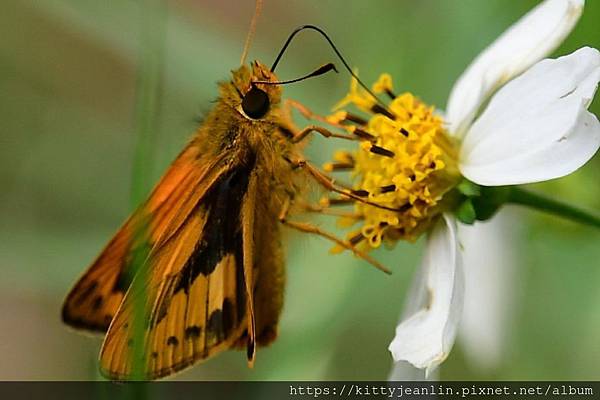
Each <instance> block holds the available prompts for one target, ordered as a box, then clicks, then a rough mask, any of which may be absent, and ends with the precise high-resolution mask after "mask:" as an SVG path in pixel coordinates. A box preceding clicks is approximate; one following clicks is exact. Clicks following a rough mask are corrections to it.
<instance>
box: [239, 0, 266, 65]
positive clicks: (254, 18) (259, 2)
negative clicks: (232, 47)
mask: <svg viewBox="0 0 600 400" xmlns="http://www.w3.org/2000/svg"><path fill="white" fill-rule="evenodd" d="M261 10H262V0H256V3H255V6H254V15H253V16H252V21H251V22H250V30H249V31H248V35H247V36H246V43H244V50H242V58H241V60H240V65H244V64H245V63H246V57H247V56H248V51H249V50H250V44H252V39H253V38H254V33H255V32H256V23H257V21H258V17H259V16H260V12H261Z"/></svg>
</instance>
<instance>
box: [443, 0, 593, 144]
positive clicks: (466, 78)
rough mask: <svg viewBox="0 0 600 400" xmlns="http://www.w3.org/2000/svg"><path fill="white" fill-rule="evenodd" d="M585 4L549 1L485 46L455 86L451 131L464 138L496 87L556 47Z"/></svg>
mask: <svg viewBox="0 0 600 400" xmlns="http://www.w3.org/2000/svg"><path fill="white" fill-rule="evenodd" d="M583 4H584V1H583V0H546V1H544V2H542V3H541V4H539V5H538V6H537V7H535V8H534V9H533V10H531V11H530V12H529V13H527V14H526V15H525V16H524V17H523V18H521V19H520V20H519V21H518V22H517V23H515V24H514V25H513V26H511V27H510V28H509V29H508V30H507V31H506V32H504V33H503V34H502V35H501V36H500V37H499V38H498V39H496V41H495V42H494V43H492V44H491V45H490V46H489V47H488V48H487V49H485V50H484V51H483V52H482V53H481V54H480V55H479V56H478V57H477V58H476V59H475V60H474V61H473V62H472V63H471V65H470V66H469V67H468V68H467V69H466V71H465V72H464V73H463V74H462V75H461V77H460V78H459V79H458V81H457V82H456V83H455V85H454V87H453V88H452V92H451V93H450V98H449V100H448V104H447V106H446V110H447V121H448V123H449V124H450V130H449V131H450V132H453V134H454V135H456V136H458V137H462V136H463V135H464V133H466V130H467V128H468V126H469V125H470V124H471V122H472V121H473V118H474V117H475V115H476V113H477V111H478V110H479V107H480V106H481V105H482V104H483V103H484V102H485V101H486V100H487V98H488V97H489V96H490V95H491V94H492V93H493V92H494V91H495V90H496V89H498V88H499V87H500V86H502V85H503V84H504V83H505V82H508V81H509V80H511V79H512V78H514V77H515V76H517V75H519V74H520V73H521V72H523V71H525V70H526V69H527V68H529V67H530V66H531V65H533V64H535V63H536V62H537V61H539V60H541V59H542V58H544V57H546V56H547V55H548V54H550V53H551V52H552V51H553V50H554V49H556V48H557V47H558V46H559V45H560V43H561V42H562V41H563V40H564V39H565V37H566V36H567V35H568V34H569V33H570V32H571V30H572V29H573V27H574V26H575V24H576V23H577V20H578V19H579V17H580V16H581V12H582V11H583Z"/></svg>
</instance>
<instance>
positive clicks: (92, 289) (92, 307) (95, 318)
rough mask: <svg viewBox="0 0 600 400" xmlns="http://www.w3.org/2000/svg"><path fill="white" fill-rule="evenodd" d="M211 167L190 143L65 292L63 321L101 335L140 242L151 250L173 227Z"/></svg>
mask: <svg viewBox="0 0 600 400" xmlns="http://www.w3.org/2000/svg"><path fill="white" fill-rule="evenodd" d="M217 161H218V160H214V162H217ZM212 164H213V163H212V162H207V161H204V160H203V159H202V157H201V155H200V154H199V153H198V148H197V146H194V145H193V144H192V145H189V146H188V147H187V148H186V149H185V150H184V151H183V152H182V153H181V154H180V155H179V157H178V158H177V159H176V160H175V162H174V163H173V164H172V165H171V167H170V168H169V170H168V171H167V172H166V174H165V175H164V176H163V178H162V179H161V180H160V182H159V183H158V184H157V186H156V188H155V189H154V191H153V192H152V194H151V196H150V197H149V198H148V200H147V201H146V202H145V203H144V204H143V205H142V206H140V207H139V208H138V209H137V210H136V212H135V213H134V214H133V215H132V216H131V217H130V218H129V219H128V220H127V222H125V224H124V225H123V226H122V227H121V229H119V231H118V232H117V234H116V235H115V237H114V238H113V239H112V240H111V241H110V242H109V243H108V245H107V246H106V247H105V248H104V250H103V251H102V252H101V253H100V255H99V256H98V258H97V259H96V260H95V261H94V263H92V265H91V266H90V268H89V269H88V270H87V271H86V272H85V274H84V275H83V276H82V277H81V278H80V279H79V281H78V282H77V283H76V284H75V286H74V287H73V289H72V290H71V291H70V293H69V295H68V296H67V299H66V300H65V303H64V306H63V310H62V316H63V320H64V321H65V322H66V323H68V324H69V325H71V326H73V327H75V328H80V329H86V330H91V331H100V332H102V331H106V329H107V328H108V326H109V324H110V321H111V320H112V318H113V316H114V315H115V314H116V312H117V309H118V307H119V305H120V304H121V301H122V299H123V296H124V295H125V292H126V291H127V289H128V288H129V285H130V284H131V281H132V279H133V276H134V275H135V271H132V270H131V268H130V267H131V264H132V261H133V254H134V252H135V251H136V247H138V246H140V245H141V244H142V243H143V241H144V240H145V241H146V244H148V245H150V246H152V245H153V244H154V243H155V242H156V240H157V239H158V238H159V237H160V236H162V235H164V233H165V229H166V228H167V226H169V225H173V224H172V220H173V219H175V218H176V216H178V215H180V214H181V212H182V205H183V204H186V203H191V204H193V203H194V201H196V200H197V197H198V195H199V194H200V193H198V192H197V191H194V189H196V187H195V185H194V183H198V182H199V181H202V180H203V179H204V176H205V175H206V174H208V173H209V171H210V170H211V168H212V167H214V165H212ZM143 220H147V221H150V222H149V223H148V225H147V231H146V232H145V233H146V237H145V238H141V237H137V235H136V234H137V233H138V232H136V228H135V227H136V226H138V225H140V224H141V223H142V221H143Z"/></svg>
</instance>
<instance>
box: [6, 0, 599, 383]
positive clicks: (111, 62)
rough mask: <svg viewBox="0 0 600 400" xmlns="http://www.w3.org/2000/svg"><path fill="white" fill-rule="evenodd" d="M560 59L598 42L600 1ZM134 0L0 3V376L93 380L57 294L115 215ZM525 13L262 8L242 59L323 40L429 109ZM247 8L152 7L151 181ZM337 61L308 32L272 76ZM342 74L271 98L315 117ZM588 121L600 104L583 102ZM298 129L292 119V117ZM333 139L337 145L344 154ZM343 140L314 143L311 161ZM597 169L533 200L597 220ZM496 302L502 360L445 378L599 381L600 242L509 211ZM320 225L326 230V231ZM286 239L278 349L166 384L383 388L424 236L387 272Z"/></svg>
mask: <svg viewBox="0 0 600 400" xmlns="http://www.w3.org/2000/svg"><path fill="white" fill-rule="evenodd" d="M588 3H589V4H588V5H587V7H586V10H585V12H584V14H583V17H582V19H581V21H580V23H579V24H578V26H577V27H576V29H575V30H574V32H573V33H572V34H571V36H570V37H569V38H568V40H567V41H566V42H565V44H564V45H563V46H562V47H561V48H560V49H559V50H558V51H557V52H556V54H566V53H567V52H571V51H573V50H575V49H576V48H579V47H581V46H583V45H590V46H594V47H597V48H598V47H600V29H599V28H598V21H600V2H598V1H589V2H588ZM144 4H145V3H144V2H143V1H127V0H121V1H104V2H100V1H95V0H44V1H26V0H3V1H2V12H1V13H0V187H1V188H2V194H1V195H0V221H1V222H0V256H1V257H0V276H1V278H0V328H1V329H0V355H1V361H0V379H4V380H17V379H45V380H54V379H96V378H98V374H97V372H96V368H97V364H96V358H97V354H98V350H99V346H100V343H101V341H100V339H99V338H95V337H86V336H81V335H78V334H76V333H74V332H73V331H71V330H69V329H67V328H66V327H64V326H63V325H62V324H61V322H60V316H59V310H60V305H61V302H62V300H63V297H64V295H65V294H66V292H67V291H68V289H69V288H70V286H71V285H72V284H73V283H74V281H75V279H76V278H77V277H78V276H79V275H80V274H81V273H82V271H83V270H84V268H86V267H87V265H88V264H89V263H90V262H91V261H92V259H93V258H94V257H95V256H96V254H97V253H98V252H99V250H100V249H101V248H102V246H103V245H104V244H105V242H106V241H107V240H108V239H109V238H110V236H111V235H112V234H113V233H114V231H115V230H116V229H117V227H118V226H119V225H120V224H121V222H122V221H123V220H124V218H126V216H127V215H128V213H129V212H130V210H131V204H130V203H131V202H130V196H131V181H132V179H131V177H132V161H133V155H134V152H135V148H134V147H135V143H136V138H135V128H134V110H135V84H136V73H137V62H138V59H139V54H140V48H139V47H140V42H141V37H140V32H141V29H140V28H141V22H142V18H141V15H142V14H143V12H144V10H143V8H144ZM535 4H537V1H534V0H528V1H509V0H493V1H492V0H490V1H480V0H421V1H416V0H415V1H408V0H405V1H392V0H389V1H365V0H362V1H361V0H353V1H349V0H343V1H342V0H337V1H333V0H331V1H316V0H310V1H283V0H265V6H264V11H263V15H262V16H261V18H260V20H259V24H258V29H257V32H256V36H255V39H254V42H253V44H252V47H251V51H250V57H249V58H250V59H259V60H262V61H263V62H265V63H266V64H270V63H271V62H272V60H273V59H274V57H275V55H276V53H277V52H278V51H279V49H280V47H281V45H282V43H283V41H284V40H285V38H286V37H287V35H288V34H289V33H290V32H291V31H292V30H293V29H294V28H295V27H297V26H299V25H302V24H306V23H312V24H316V25H319V26H320V27H322V28H323V29H325V30H326V31H327V32H328V33H329V34H330V35H331V37H332V38H333V40H334V41H335V42H336V44H337V46H338V47H339V48H340V50H341V51H342V53H343V54H344V55H345V56H346V57H347V59H348V60H349V61H350V63H351V64H352V65H353V66H356V67H357V68H358V69H359V70H360V74H361V77H362V78H363V79H364V80H365V82H373V81H374V80H375V79H376V78H377V76H378V75H379V73H381V72H390V73H391V74H392V75H393V76H394V78H395V87H396V89H397V91H403V90H407V91H411V92H413V93H415V94H417V95H418V96H420V97H421V98H423V99H424V100H425V101H427V102H429V103H433V104H435V105H438V106H440V107H441V108H443V107H444V106H445V101H446V98H447V95H448V93H449V91H450V88H451V86H452V84H453V82H454V80H455V79H456V78H457V77H458V75H459V74H460V73H461V71H462V70H463V69H464V68H465V67H466V66H467V65H468V63H469V62H470V61H471V60H472V58H473V57H474V56H475V55H477V54H478V52H479V51H481V50H482V49H483V48H484V47H485V46H486V45H487V44H489V43H490V42H491V41H492V40H493V39H494V38H495V37H497V35H498V34H500V33H501V32H502V31H503V30H504V29H505V28H507V27H508V26H509V25H510V24H511V23H512V22H514V21H516V20H517V19H518V18H519V17H520V16H521V15H522V14H524V13H525V12H526V10H528V9H530V8H531V7H533V6H534V5H535ZM253 9H254V3H253V1H250V0H248V1H237V0H226V1H224V0H201V1H200V0H173V1H168V2H167V8H166V10H167V12H166V13H165V15H163V16H162V18H165V21H166V31H165V32H166V33H165V36H164V37H163V40H164V41H165V42H164V43H165V54H164V59H163V67H164V68H163V72H162V81H161V84H160V101H159V106H158V110H159V111H158V113H157V114H156V126H155V130H154V131H153V132H154V134H155V136H154V138H155V144H154V146H153V149H152V154H153V158H154V163H153V166H152V169H151V175H152V177H153V180H156V179H157V178H158V177H159V176H160V173H161V171H162V170H164V168H165V167H166V166H167V165H168V163H169V162H170V160H171V159H172V158H173V157H174V156H175V155H176V154H177V152H178V151H179V149H180V148H181V147H182V146H183V145H184V143H185V142H186V140H187V138H189V137H190V135H191V134H192V133H193V131H194V129H195V127H196V126H197V122H196V119H197V118H198V117H200V116H201V115H202V113H205V112H206V111H208V110H209V109H210V108H211V106H212V103H211V101H213V100H214V99H215V98H216V94H217V90H216V82H217V81H219V80H224V79H228V78H229V71H230V70H231V69H234V68H237V66H238V64H239V57H240V53H241V50H242V46H243V43H244V40H245V37H246V33H247V29H248V26H249V22H250V18H251V16H252V13H253ZM330 61H333V62H336V61H337V60H336V59H335V58H334V55H333V54H332V52H331V51H330V49H329V48H328V47H327V46H326V44H325V42H324V41H323V40H322V39H321V38H320V37H318V36H317V35H316V34H314V33H310V32H307V33H304V34H302V35H301V37H300V38H298V40H296V41H295V42H294V43H293V45H292V46H291V47H290V49H289V51H288V53H287V55H286V56H285V58H284V59H283V61H282V63H281V64H280V66H279V67H278V74H279V76H280V77H281V78H292V77H297V76H299V75H301V74H305V73H307V72H309V71H312V70H313V69H314V68H315V67H316V66H319V65H321V64H323V63H325V62H330ZM348 83H349V77H348V75H347V74H346V73H344V72H342V73H340V74H337V75H336V74H328V75H326V76H323V77H321V78H318V79H312V80H309V81H306V82H303V83H301V84H297V85H290V86H288V87H286V88H285V95H286V96H287V97H291V98H294V99H297V100H300V101H301V102H303V103H305V104H307V105H309V106H310V107H311V108H312V109H314V110H316V111H319V112H321V113H327V112H328V111H329V109H330V107H331V105H333V104H334V103H335V102H336V101H337V100H338V99H339V98H340V97H341V96H343V95H344V94H345V93H346V90H347V87H348ZM592 110H594V111H595V113H596V114H600V101H598V100H596V101H595V103H594V104H593V106H592ZM297 122H298V123H299V124H300V125H303V124H305V122H304V121H302V120H301V119H300V118H298V119H297ZM342 144H343V143H342ZM339 145H340V143H339V142H334V141H332V140H329V141H328V140H325V139H322V138H320V137H315V138H314V139H313V141H312V144H311V146H309V148H308V149H307V153H308V157H309V158H310V159H312V160H313V161H315V162H317V163H318V164H320V163H322V162H324V161H325V160H327V159H328V158H329V157H330V155H331V152H332V149H333V148H334V146H339ZM599 161H600V160H599V159H598V157H596V158H595V159H594V160H592V161H591V162H590V163H589V164H588V165H586V167H585V168H583V169H582V170H580V171H578V172H577V173H576V174H574V175H572V176H570V177H567V178H564V179H560V180H558V181H555V182H551V183H547V184H543V185H536V187H535V189H538V190H544V191H546V192H547V193H550V194H556V195H557V196H560V197H561V198H564V199H566V200H571V201H573V202H576V203H577V204H580V205H582V206H585V207H587V208H589V209H592V210H600V185H599V183H600V174H598V167H599V166H600V162H599ZM511 221H512V222H511V223H510V224H514V225H515V226H514V228H515V232H516V233H515V234H514V235H513V236H512V240H513V242H514V246H513V247H511V248H510V249H509V250H508V251H510V253H511V254H510V256H511V257H515V258H517V259H518V263H517V264H518V268H517V269H516V271H515V273H514V276H513V277H514V282H513V283H512V284H511V285H509V289H510V290H507V292H506V299H507V301H508V303H507V304H512V308H510V315H509V318H508V319H507V320H506V323H504V324H503V326H502V329H503V330H504V333H503V335H505V336H506V338H507V342H506V343H505V346H504V347H503V351H502V356H501V358H500V360H499V363H497V364H496V365H494V366H492V367H490V368H478V367H477V365H476V364H473V363H472V362H470V359H469V357H467V353H466V352H465V351H464V348H463V347H462V346H461V343H458V344H457V345H456V346H455V348H454V350H453V352H452V354H451V355H450V357H449V359H448V360H447V361H446V363H444V364H443V367H442V369H441V378H443V379H467V380H468V379H532V380H533V379H582V380H600V368H599V367H600V291H599V290H598V284H599V283H600V261H599V260H600V246H598V242H599V239H600V235H599V233H598V231H595V230H592V229H590V228H586V227H583V226H578V225H574V224H571V223H569V222H565V221H561V220H558V219H555V218H552V217H547V216H541V215H539V214H537V213H535V212H521V213H518V218H514V219H512V220H511ZM325 225H326V226H329V224H327V223H325ZM287 236H293V240H291V241H289V242H288V263H287V267H288V275H289V280H288V287H287V292H286V306H285V309H284V314H283V320H282V322H281V334H280V337H279V339H278V340H277V342H276V343H275V344H274V345H273V346H271V347H270V348H267V349H262V350H260V351H259V353H258V357H257V363H256V366H255V368H254V369H253V370H248V369H247V367H246V362H245V357H244V355H243V354H242V353H238V352H229V353H227V354H223V355H222V356H220V357H218V358H216V359H214V360H211V361H210V362H208V363H206V364H204V365H200V366H198V367H195V368H193V369H191V370H188V371H186V372H184V373H183V374H180V375H178V379H193V380H196V379H198V380H208V379H251V380H263V379H269V380H270V379H273V380H274V379H277V380H288V379H293V380H301V379H302V380H309V379H315V380H316V379H330V380H331V379H362V380H369V379H385V378H386V377H387V375H388V373H389V369H390V366H391V357H390V355H389V353H388V351H387V346H388V344H389V342H390V340H391V339H392V337H393V333H394V328H395V326H396V323H397V319H398V316H399V314H400V311H401V309H402V304H403V300H404V295H405V290H406V287H407V285H408V283H409V282H410V278H411V276H412V273H413V271H414V268H415V267H416V265H417V264H418V261H419V257H420V252H421V249H422V244H423V243H422V241H421V242H419V243H418V244H416V245H410V244H399V245H398V246H397V247H396V248H395V249H394V251H391V252H390V251H385V250H382V251H378V252H376V253H374V255H375V256H376V257H378V258H379V259H381V260H382V261H383V262H385V263H386V264H387V265H389V266H390V267H391V268H392V269H393V271H394V274H393V276H391V277H389V276H386V275H384V274H382V273H380V272H379V271H377V270H375V269H373V268H371V267H370V266H368V265H366V264H365V263H364V262H361V261H360V260H357V259H354V258H353V257H352V256H350V255H348V254H343V255H337V256H332V255H329V254H328V249H329V247H330V244H329V243H326V242H324V241H323V240H321V239H319V238H312V237H306V236H303V235H295V234H292V235H287Z"/></svg>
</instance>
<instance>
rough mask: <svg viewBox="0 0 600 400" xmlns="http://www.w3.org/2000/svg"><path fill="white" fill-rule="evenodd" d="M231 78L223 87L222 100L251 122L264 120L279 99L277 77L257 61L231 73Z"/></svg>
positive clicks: (279, 88) (279, 89) (279, 90)
mask: <svg viewBox="0 0 600 400" xmlns="http://www.w3.org/2000/svg"><path fill="white" fill-rule="evenodd" d="M232 74H233V78H232V80H231V82H230V83H229V84H226V85H224V93H223V95H224V96H223V98H224V99H225V101H226V102H227V103H229V105H231V106H233V107H234V108H235V109H236V110H238V112H240V114H242V115H243V116H244V117H246V118H248V119H251V120H261V119H265V118H267V117H268V116H269V115H270V112H271V111H272V110H273V109H274V108H275V107H277V105H278V104H279V102H280V99H281V87H280V86H279V85H277V84H273V83H275V82H277V77H276V76H275V74H274V73H273V72H271V71H270V70H269V68H268V67H267V66H265V65H263V64H261V63H260V62H259V61H254V62H253V63H252V64H251V65H250V66H247V65H243V66H241V67H240V68H238V69H237V70H235V71H233V72H232Z"/></svg>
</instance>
